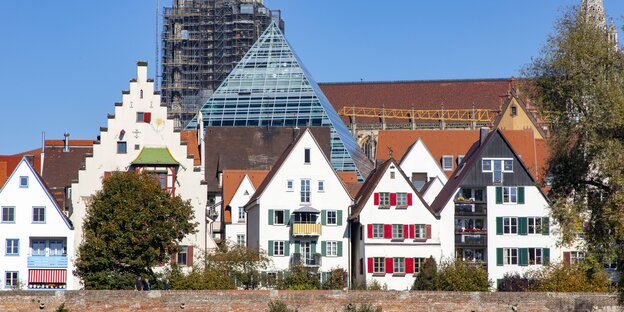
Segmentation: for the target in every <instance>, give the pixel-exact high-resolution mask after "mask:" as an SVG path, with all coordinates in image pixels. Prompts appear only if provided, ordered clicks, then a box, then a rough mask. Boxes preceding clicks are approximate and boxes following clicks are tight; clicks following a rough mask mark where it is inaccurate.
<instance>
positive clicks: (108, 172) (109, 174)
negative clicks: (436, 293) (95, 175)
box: [104, 171, 112, 180]
mask: <svg viewBox="0 0 624 312" xmlns="http://www.w3.org/2000/svg"><path fill="white" fill-rule="evenodd" d="M111 175H112V172H110V171H104V180H106V179H108V178H110V177H111Z"/></svg>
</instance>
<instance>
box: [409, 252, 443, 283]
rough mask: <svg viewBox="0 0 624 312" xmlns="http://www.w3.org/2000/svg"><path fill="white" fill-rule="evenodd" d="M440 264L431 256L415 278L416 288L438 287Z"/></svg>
mask: <svg viewBox="0 0 624 312" xmlns="http://www.w3.org/2000/svg"><path fill="white" fill-rule="evenodd" d="M437 275H438V264H437V263H436V261H435V259H434V258H433V257H429V259H427V261H425V264H424V265H423V267H422V269H421V270H420V272H418V274H417V275H416V279H415V280H414V287H413V289H414V290H437V289H438V284H437V283H438V279H437Z"/></svg>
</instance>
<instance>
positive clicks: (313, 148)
mask: <svg viewBox="0 0 624 312" xmlns="http://www.w3.org/2000/svg"><path fill="white" fill-rule="evenodd" d="M351 203H352V198H351V195H350V194H349V192H348V190H347V188H346V187H345V185H344V184H343V182H342V180H341V179H340V178H339V177H338V175H337V174H336V172H335V171H334V169H333V168H332V165H331V163H330V162H329V160H328V158H327V156H326V155H325V154H324V152H323V150H322V149H321V148H320V147H319V145H318V143H317V141H316V139H314V136H313V135H312V133H311V132H310V131H309V130H307V129H306V130H305V131H303V132H302V133H300V134H299V135H298V136H297V137H296V139H295V140H294V141H293V143H291V144H290V145H289V146H288V147H287V148H286V150H285V151H284V152H283V154H282V155H281V156H280V158H279V159H278V160H277V162H276V164H275V165H274V166H273V168H272V170H271V171H270V172H269V174H268V175H267V177H266V178H265V179H264V181H263V182H262V184H261V185H260V186H259V187H258V190H257V191H256V193H255V194H254V195H253V196H252V198H251V199H250V201H249V203H247V205H245V210H246V212H247V235H248V239H247V246H248V247H250V248H254V249H258V250H261V251H262V252H266V253H267V254H268V255H269V257H270V258H271V260H272V262H273V267H272V268H271V269H270V271H269V272H267V273H268V274H277V272H279V271H284V270H287V269H289V268H290V267H291V266H293V265H296V264H301V265H303V266H306V267H308V268H310V269H311V270H315V271H317V272H320V273H321V278H323V279H324V278H326V277H327V274H328V273H329V272H330V271H331V270H332V269H335V268H342V269H344V270H345V271H347V272H349V271H350V261H349V259H350V254H349V250H350V248H349V225H348V222H347V217H348V215H349V210H348V209H349V206H350V205H351Z"/></svg>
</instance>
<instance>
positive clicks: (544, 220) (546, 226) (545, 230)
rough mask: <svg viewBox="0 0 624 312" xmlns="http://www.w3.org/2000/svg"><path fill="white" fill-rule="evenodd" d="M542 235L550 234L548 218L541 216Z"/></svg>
mask: <svg viewBox="0 0 624 312" xmlns="http://www.w3.org/2000/svg"><path fill="white" fill-rule="evenodd" d="M542 235H550V218H548V217H544V218H542Z"/></svg>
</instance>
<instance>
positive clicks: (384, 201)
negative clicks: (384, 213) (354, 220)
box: [379, 192, 390, 207]
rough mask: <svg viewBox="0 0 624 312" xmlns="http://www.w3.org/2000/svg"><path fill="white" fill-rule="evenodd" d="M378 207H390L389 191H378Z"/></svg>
mask: <svg viewBox="0 0 624 312" xmlns="http://www.w3.org/2000/svg"><path fill="white" fill-rule="evenodd" d="M379 207H390V193H389V192H379Z"/></svg>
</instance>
